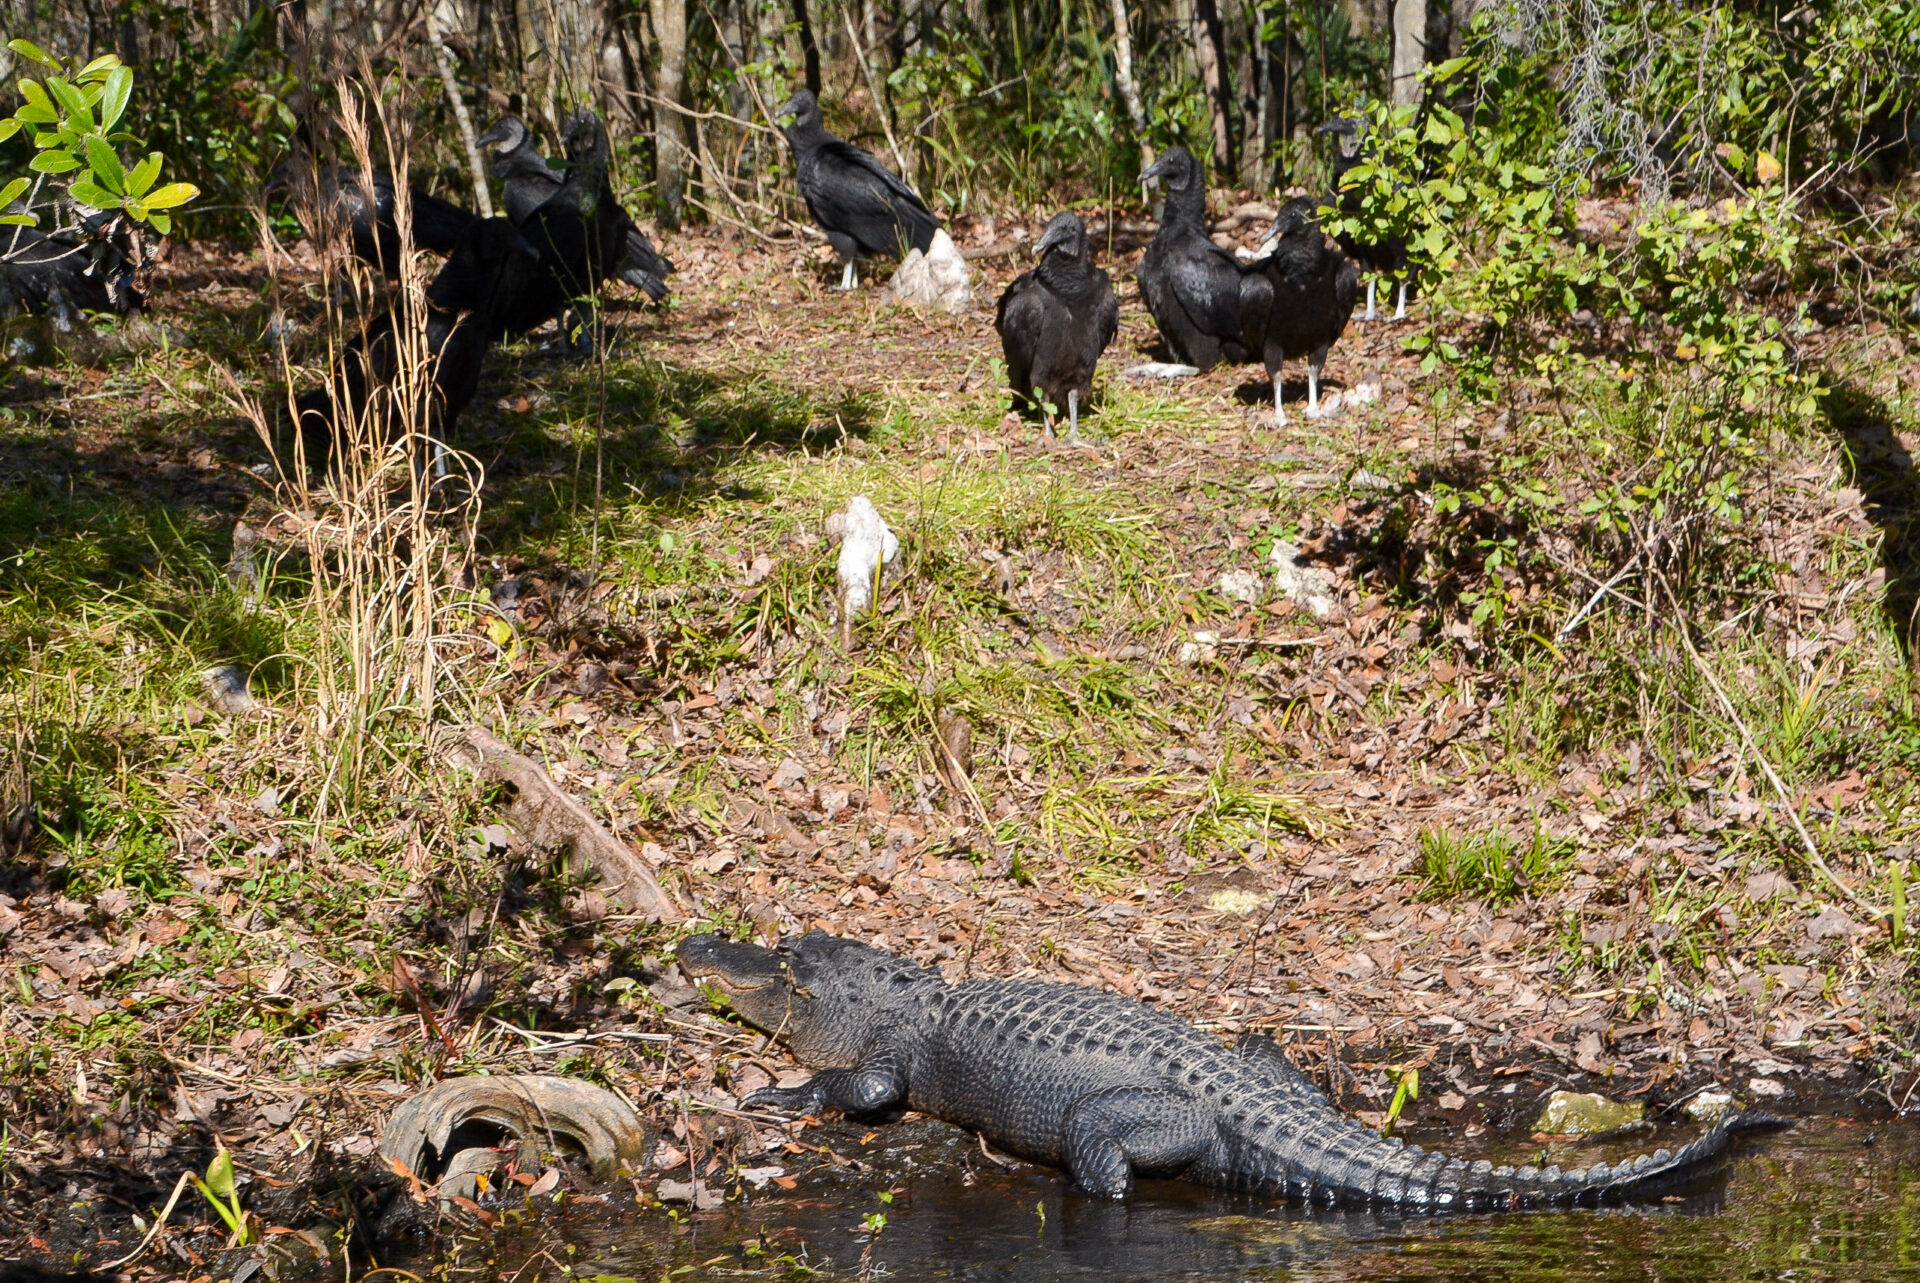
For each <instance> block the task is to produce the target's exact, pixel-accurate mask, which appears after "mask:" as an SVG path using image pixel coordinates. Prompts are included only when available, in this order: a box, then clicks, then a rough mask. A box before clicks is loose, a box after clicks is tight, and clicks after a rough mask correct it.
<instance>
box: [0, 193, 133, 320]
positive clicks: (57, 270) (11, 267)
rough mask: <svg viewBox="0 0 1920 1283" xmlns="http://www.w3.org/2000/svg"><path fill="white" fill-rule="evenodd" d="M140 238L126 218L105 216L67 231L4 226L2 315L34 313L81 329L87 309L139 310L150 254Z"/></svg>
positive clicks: (0, 280)
mask: <svg viewBox="0 0 1920 1283" xmlns="http://www.w3.org/2000/svg"><path fill="white" fill-rule="evenodd" d="M135 236H137V233H136V232H133V231H132V230H131V229H130V228H129V227H128V225H127V223H126V220H124V219H119V218H111V217H99V216H96V217H94V218H93V219H90V220H88V221H87V223H84V224H83V225H81V226H80V227H76V228H74V229H72V230H70V231H62V232H51V233H50V232H43V231H41V230H39V229H38V228H34V227H0V317H5V316H8V315H10V314H12V313H14V312H28V313H32V314H34V315H45V316H49V317H51V318H53V320H54V322H55V323H56V324H57V325H59V326H60V327H62V328H63V329H77V328H79V327H80V326H81V325H83V324H84V323H85V320H84V317H83V316H82V315H81V314H82V313H83V312H112V313H114V314H115V315H117V316H125V315H127V314H128V313H129V312H132V311H134V310H136V309H138V308H139V307H140V306H141V305H142V303H144V302H145V294H144V292H143V290H142V287H141V282H140V277H141V272H140V264H141V262H142V261H143V258H144V256H143V255H142V254H141V252H140V247H139V245H138V243H137V242H136V241H135V240H134V239H133V237H135Z"/></svg>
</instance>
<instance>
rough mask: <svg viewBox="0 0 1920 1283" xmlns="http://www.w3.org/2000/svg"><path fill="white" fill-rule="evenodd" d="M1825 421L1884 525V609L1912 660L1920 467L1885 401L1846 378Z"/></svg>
mask: <svg viewBox="0 0 1920 1283" xmlns="http://www.w3.org/2000/svg"><path fill="white" fill-rule="evenodd" d="M1826 413H1827V426H1828V428H1829V430H1830V431H1831V432H1832V433H1833V435H1834V437H1835V438H1836V439H1837V440H1838V441H1839V443H1840V445H1841V446H1842V448H1843V449H1845V451H1846V457H1847V466H1848V468H1849V469H1850V470H1851V471H1852V473H1853V484H1854V485H1855V486H1856V487H1858V489H1859V491H1860V495H1861V498H1862V500H1863V506H1864V508H1865V510H1866V517H1867V520H1868V521H1870V522H1872V523H1873V525H1874V527H1875V528H1876V529H1878V530H1879V531H1880V567H1881V570H1882V571H1883V572H1884V574H1885V578H1886V591H1885V594H1884V596H1883V597H1882V599H1881V610H1882V611H1883V612H1884V613H1885V615H1886V618H1887V622H1888V623H1889V624H1891V625H1892V627H1893V632H1894V636H1895V637H1896V638H1898V639H1899V642H1900V649H1901V653H1902V654H1903V655H1905V656H1906V658H1907V660H1908V662H1909V663H1911V662H1912V661H1913V657H1914V652H1913V648H1914V640H1915V628H1916V624H1920V540H1917V539H1916V537H1915V536H1916V530H1915V518H1916V517H1917V516H1920V470H1917V469H1916V468H1915V466H1914V461H1913V456H1912V455H1911V454H1910V453H1908V451H1907V447H1906V446H1905V445H1904V444H1903V443H1902V442H1901V440H1900V437H1899V435H1898V434H1897V433H1896V432H1895V431H1894V426H1893V424H1894V418H1893V414H1892V413H1891V412H1890V411H1889V410H1888V409H1887V407H1886V404H1885V403H1884V402H1882V401H1881V400H1880V399H1879V398H1878V397H1875V396H1873V395H1871V394H1869V393H1867V392H1865V391H1863V390H1861V389H1860V388H1859V387H1857V386H1855V385H1852V384H1848V383H1842V384H1840V385H1838V386H1836V387H1835V388H1834V389H1833V391H1832V393H1831V394H1830V395H1829V396H1828V397H1827V401H1826Z"/></svg>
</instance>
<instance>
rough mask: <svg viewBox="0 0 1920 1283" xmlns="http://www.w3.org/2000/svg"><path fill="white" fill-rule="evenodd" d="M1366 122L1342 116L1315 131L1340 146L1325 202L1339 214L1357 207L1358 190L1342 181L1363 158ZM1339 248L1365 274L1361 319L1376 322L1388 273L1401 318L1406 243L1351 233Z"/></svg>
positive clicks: (1405, 283) (1406, 275) (1396, 315)
mask: <svg viewBox="0 0 1920 1283" xmlns="http://www.w3.org/2000/svg"><path fill="white" fill-rule="evenodd" d="M1366 131H1367V126H1366V122H1365V121H1363V120H1355V119H1353V118H1351V117H1348V116H1342V117H1340V118H1339V119H1337V120H1330V121H1328V122H1327V123H1326V124H1324V125H1322V126H1320V128H1319V129H1317V130H1316V131H1314V132H1316V133H1322V134H1333V135H1334V136H1335V137H1336V138H1337V139H1338V140H1339V149H1338V150H1337V151H1336V152H1335V153H1334V157H1333V192H1332V193H1331V194H1330V195H1329V196H1328V197H1327V200H1326V203H1327V204H1329V205H1332V206H1334V207H1335V208H1336V209H1338V210H1340V211H1341V212H1342V213H1347V214H1352V213H1356V212H1358V210H1359V207H1360V206H1359V199H1358V195H1357V193H1355V192H1353V191H1350V190H1343V188H1342V186H1341V183H1342V180H1344V179H1345V178H1346V176H1347V171H1348V170H1350V169H1352V168H1353V167H1354V166H1356V165H1358V164H1360V163H1361V161H1362V159H1363V158H1362V156H1361V154H1360V152H1361V147H1362V146H1363V144H1364V143H1365V142H1366V136H1367V135H1366ZM1339 239H1340V248H1341V250H1342V251H1344V252H1345V254H1346V256H1347V257H1348V258H1350V259H1352V260H1353V261H1354V262H1355V263H1357V264H1358V265H1359V266H1360V268H1361V269H1362V270H1364V271H1365V272H1366V273H1367V274H1368V275H1367V311H1366V315H1364V316H1362V317H1361V318H1360V319H1361V320H1363V321H1377V320H1379V319H1380V313H1379V311H1378V310H1377V309H1376V308H1375V307H1374V293H1375V290H1376V288H1377V287H1378V285H1379V283H1380V277H1381V276H1389V277H1392V278H1394V279H1395V280H1396V281H1398V282H1399V285H1400V298H1399V302H1398V305H1397V306H1396V307H1395V308H1394V312H1393V319H1394V320H1396V321H1399V320H1404V319H1405V318H1406V315H1407V286H1408V285H1409V283H1410V277H1409V273H1408V261H1407V243H1406V242H1405V241H1404V240H1401V239H1400V238H1399V237H1397V236H1390V237H1388V238H1387V239H1386V240H1384V241H1381V242H1379V243H1378V244H1372V243H1368V242H1362V241H1360V240H1358V239H1356V238H1355V237H1352V236H1342V237H1340V238H1339Z"/></svg>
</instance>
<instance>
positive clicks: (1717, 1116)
mask: <svg viewBox="0 0 1920 1283" xmlns="http://www.w3.org/2000/svg"><path fill="white" fill-rule="evenodd" d="M1732 1109H1733V1093H1732V1092H1729V1091H1703V1092H1701V1093H1700V1094H1699V1095H1697V1096H1695V1097H1694V1098H1693V1099H1692V1100H1690V1101H1688V1102H1687V1117H1688V1118H1691V1119H1692V1120H1693V1121H1694V1122H1696V1123H1699V1124H1700V1125H1701V1126H1702V1127H1711V1126H1713V1125H1714V1124H1715V1123H1717V1122H1719V1121H1720V1120H1721V1119H1722V1118H1725V1117H1726V1116H1727V1114H1728V1113H1730V1112H1731V1111H1732Z"/></svg>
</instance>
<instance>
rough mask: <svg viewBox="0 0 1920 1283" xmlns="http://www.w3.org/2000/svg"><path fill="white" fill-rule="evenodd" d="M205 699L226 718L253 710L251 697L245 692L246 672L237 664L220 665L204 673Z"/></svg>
mask: <svg viewBox="0 0 1920 1283" xmlns="http://www.w3.org/2000/svg"><path fill="white" fill-rule="evenodd" d="M206 683H207V697H208V699H209V700H210V701H211V702H212V704H213V707H214V709H215V710H216V711H217V712H220V713H222V714H224V715H226V716H227V717H239V716H241V715H243V714H245V713H247V712H249V711H251V710H252V708H253V696H252V695H251V694H250V693H249V692H248V690H247V670H246V669H244V668H242V667H240V666H239V665H238V664H222V665H220V667H218V668H210V669H208V670H207V672H206Z"/></svg>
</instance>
